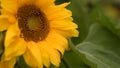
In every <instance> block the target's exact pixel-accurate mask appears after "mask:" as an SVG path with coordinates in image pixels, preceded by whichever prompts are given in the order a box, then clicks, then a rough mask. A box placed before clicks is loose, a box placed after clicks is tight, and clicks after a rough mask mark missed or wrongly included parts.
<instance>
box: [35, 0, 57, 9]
mask: <svg viewBox="0 0 120 68" xmlns="http://www.w3.org/2000/svg"><path fill="white" fill-rule="evenodd" d="M54 2H55V0H37V1H36V5H37V6H38V7H40V9H46V8H47V7H49V6H50V5H52V4H54Z"/></svg>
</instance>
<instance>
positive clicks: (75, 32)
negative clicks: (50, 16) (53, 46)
mask: <svg viewBox="0 0 120 68" xmlns="http://www.w3.org/2000/svg"><path fill="white" fill-rule="evenodd" d="M54 30H55V31H56V32H58V33H60V34H61V35H63V36H64V37H67V38H69V37H78V35H79V32H78V30H76V29H70V30H59V29H54Z"/></svg>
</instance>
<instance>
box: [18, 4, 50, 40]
mask: <svg viewBox="0 0 120 68" xmlns="http://www.w3.org/2000/svg"><path fill="white" fill-rule="evenodd" d="M17 18H18V25H19V28H20V31H21V35H20V36H21V37H23V38H24V40H25V41H34V42H38V41H42V40H44V39H45V38H46V37H47V35H48V33H49V22H48V20H47V18H46V16H45V14H44V13H43V12H42V11H41V10H40V8H37V7H36V6H34V5H24V6H22V7H20V8H19V9H18V11H17Z"/></svg>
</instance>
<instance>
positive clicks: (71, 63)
mask: <svg viewBox="0 0 120 68" xmlns="http://www.w3.org/2000/svg"><path fill="white" fill-rule="evenodd" d="M80 55H81V56H82V54H80V53H79V54H77V52H74V51H72V50H70V51H68V52H66V53H65V56H64V57H63V59H62V63H61V66H60V68H90V67H89V66H88V65H86V64H85V63H84V62H83V59H81V56H80Z"/></svg>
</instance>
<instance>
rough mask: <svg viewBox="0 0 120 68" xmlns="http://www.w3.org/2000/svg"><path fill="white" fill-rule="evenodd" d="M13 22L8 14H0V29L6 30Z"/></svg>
mask: <svg viewBox="0 0 120 68" xmlns="http://www.w3.org/2000/svg"><path fill="white" fill-rule="evenodd" d="M10 25H11V23H10V22H9V20H8V18H7V17H6V16H0V31H4V30H6V29H7V28H8V27H9V26H10Z"/></svg>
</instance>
